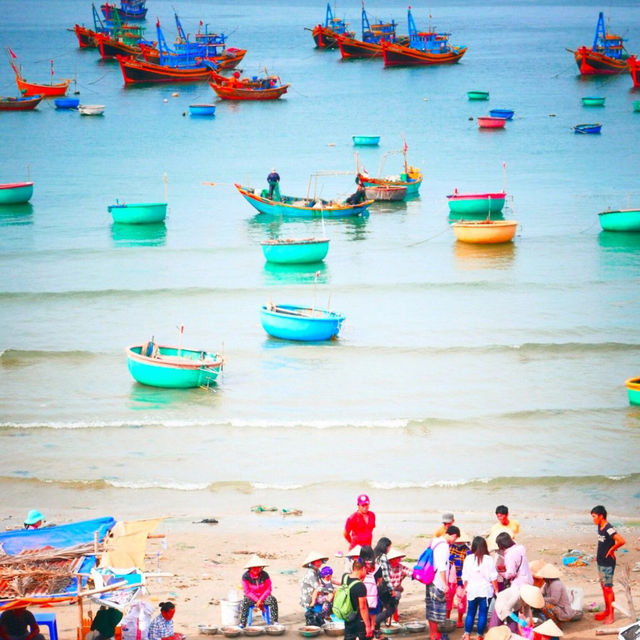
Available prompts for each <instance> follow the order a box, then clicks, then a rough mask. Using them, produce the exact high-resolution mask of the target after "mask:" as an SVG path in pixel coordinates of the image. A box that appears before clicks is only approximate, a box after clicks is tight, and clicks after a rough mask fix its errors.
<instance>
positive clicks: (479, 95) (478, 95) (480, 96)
mask: <svg viewBox="0 0 640 640" xmlns="http://www.w3.org/2000/svg"><path fill="white" fill-rule="evenodd" d="M467 98H468V99H469V100H488V99H489V92H488V91H467Z"/></svg>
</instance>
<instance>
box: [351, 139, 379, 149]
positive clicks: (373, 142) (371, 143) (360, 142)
mask: <svg viewBox="0 0 640 640" xmlns="http://www.w3.org/2000/svg"><path fill="white" fill-rule="evenodd" d="M351 138H352V139H353V144H355V145H357V146H369V147H375V146H377V145H379V144H380V136H351Z"/></svg>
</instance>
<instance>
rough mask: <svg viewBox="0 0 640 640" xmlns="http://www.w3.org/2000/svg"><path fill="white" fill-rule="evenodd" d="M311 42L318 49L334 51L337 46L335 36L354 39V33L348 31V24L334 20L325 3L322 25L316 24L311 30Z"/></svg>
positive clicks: (337, 19) (329, 8) (329, 7)
mask: <svg viewBox="0 0 640 640" xmlns="http://www.w3.org/2000/svg"><path fill="white" fill-rule="evenodd" d="M311 35H312V36H313V41H314V42H315V43H316V47H317V48H318V49H335V48H336V47H337V46H338V40H337V36H339V35H345V36H348V37H349V38H355V36H356V34H355V32H354V31H349V23H348V22H345V21H344V20H342V19H341V18H334V17H333V11H332V10H331V5H330V4H329V3H328V2H327V11H326V13H325V18H324V24H318V25H316V26H315V27H313V29H311Z"/></svg>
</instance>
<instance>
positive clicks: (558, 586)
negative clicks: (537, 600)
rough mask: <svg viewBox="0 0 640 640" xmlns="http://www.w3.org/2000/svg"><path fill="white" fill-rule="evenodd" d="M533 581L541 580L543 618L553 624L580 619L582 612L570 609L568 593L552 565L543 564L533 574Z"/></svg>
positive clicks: (558, 571)
mask: <svg viewBox="0 0 640 640" xmlns="http://www.w3.org/2000/svg"><path fill="white" fill-rule="evenodd" d="M533 578H534V580H541V581H542V586H541V587H540V588H541V589H542V597H543V598H544V607H543V609H542V612H543V613H544V615H545V617H547V618H550V619H552V620H554V621H555V622H572V621H574V620H580V618H582V611H576V610H575V609H573V608H572V607H571V598H569V593H568V591H567V589H566V587H565V586H564V584H562V580H560V570H559V569H558V568H557V567H554V566H553V565H552V564H544V565H542V567H540V568H539V569H537V570H536V571H535V572H534V573H533Z"/></svg>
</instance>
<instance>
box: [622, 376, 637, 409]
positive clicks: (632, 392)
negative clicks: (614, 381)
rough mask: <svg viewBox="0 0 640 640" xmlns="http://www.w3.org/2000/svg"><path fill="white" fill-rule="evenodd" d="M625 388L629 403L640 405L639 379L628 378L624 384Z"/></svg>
mask: <svg viewBox="0 0 640 640" xmlns="http://www.w3.org/2000/svg"><path fill="white" fill-rule="evenodd" d="M625 386H626V387H627V393H628V395H629V402H630V403H631V404H640V378H629V380H627V381H626V382H625Z"/></svg>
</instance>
